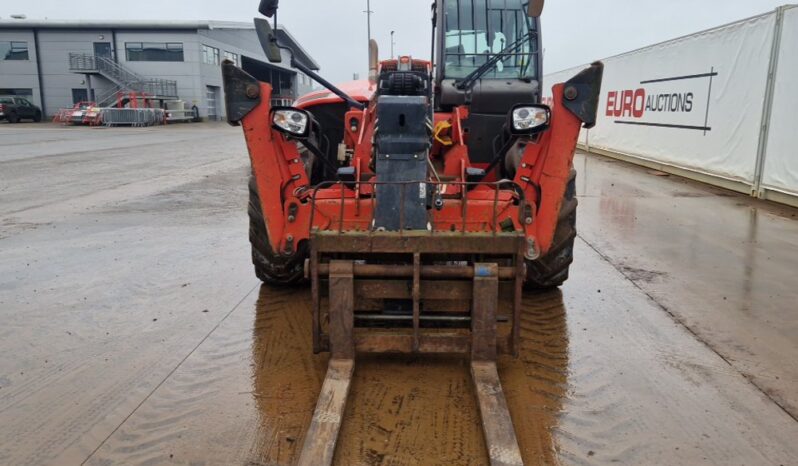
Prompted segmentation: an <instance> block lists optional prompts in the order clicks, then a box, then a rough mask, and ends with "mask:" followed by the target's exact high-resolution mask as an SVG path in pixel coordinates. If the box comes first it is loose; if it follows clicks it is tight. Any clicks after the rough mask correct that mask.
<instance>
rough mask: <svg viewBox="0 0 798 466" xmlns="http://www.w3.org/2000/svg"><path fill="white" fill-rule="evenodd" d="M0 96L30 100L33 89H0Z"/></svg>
mask: <svg viewBox="0 0 798 466" xmlns="http://www.w3.org/2000/svg"><path fill="white" fill-rule="evenodd" d="M0 95H6V96H8V95H16V96H20V97H25V98H26V99H28V100H30V99H31V98H33V89H13V88H2V87H0Z"/></svg>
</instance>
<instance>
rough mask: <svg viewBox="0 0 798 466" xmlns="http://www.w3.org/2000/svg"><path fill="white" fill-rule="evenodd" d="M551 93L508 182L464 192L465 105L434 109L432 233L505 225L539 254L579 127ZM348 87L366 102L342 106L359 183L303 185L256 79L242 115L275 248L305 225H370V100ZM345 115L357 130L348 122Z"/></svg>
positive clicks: (305, 235) (551, 227) (294, 151)
mask: <svg viewBox="0 0 798 466" xmlns="http://www.w3.org/2000/svg"><path fill="white" fill-rule="evenodd" d="M356 84H362V83H356ZM365 85H368V82H365ZM366 89H368V88H366ZM553 91H554V92H553V95H554V98H553V104H552V108H551V122H550V127H549V128H548V129H547V130H546V131H544V132H543V133H541V135H540V136H539V137H538V138H536V139H533V140H530V142H529V143H528V144H527V146H526V149H525V151H524V153H523V156H522V158H521V164H520V165H519V167H518V170H517V173H516V175H515V178H514V179H513V180H512V181H513V182H514V185H513V186H512V187H509V186H507V185H508V184H509V183H505V184H504V185H502V186H501V187H499V186H498V185H496V184H493V183H489V182H486V183H484V184H481V185H479V186H476V187H472V189H468V190H465V191H466V194H465V197H463V194H462V192H463V191H464V187H465V185H464V184H462V183H463V182H464V181H465V179H466V178H465V173H466V169H467V168H468V167H470V162H469V157H468V149H467V146H466V142H467V140H466V138H467V137H468V136H467V134H464V132H463V130H462V124H461V122H462V121H463V120H464V119H465V118H467V115H468V108H467V107H457V108H454V109H453V110H452V111H451V112H449V113H436V114H435V118H434V124H436V125H437V124H438V123H440V122H445V126H446V128H447V134H446V135H445V136H446V139H442V140H444V141H445V142H446V144H443V143H441V142H440V141H438V140H437V139H436V141H435V142H434V143H433V146H432V149H431V152H430V158H431V160H432V161H433V164H436V165H437V166H439V167H442V170H438V171H437V172H436V176H439V177H440V181H438V180H436V179H432V180H431V184H434V186H435V189H437V190H438V191H437V192H438V193H440V197H441V198H442V202H443V205H442V206H441V207H440V208H439V209H435V208H433V209H431V210H430V211H429V212H430V226H431V228H432V229H433V230H434V231H459V232H499V231H503V230H504V231H506V230H507V229H508V228H511V229H513V230H517V231H523V232H524V234H525V235H526V236H527V238H528V239H529V240H530V244H534V247H535V250H536V252H537V253H539V254H545V253H546V251H548V249H549V247H550V246H551V243H552V240H553V237H554V232H555V228H556V226H557V217H558V214H559V210H560V204H561V202H562V198H563V194H564V192H565V189H566V185H567V182H568V177H569V172H570V170H571V166H572V161H573V156H574V150H575V147H576V141H577V138H578V135H579V130H580V126H581V123H582V122H581V121H580V120H579V119H578V118H577V117H576V116H574V115H573V114H572V113H571V112H569V111H568V110H567V109H566V108H565V107H564V106H563V104H562V103H563V102H562V100H563V85H562V84H558V85H555V86H554V88H553ZM347 92H349V93H350V95H353V96H355V98H356V99H358V100H360V101H363V102H364V103H366V102H367V103H368V104H367V107H366V108H365V109H364V110H357V109H352V110H350V111H349V112H347V113H346V118H345V121H344V124H345V131H344V141H342V142H344V143H345V144H346V146H347V148H348V149H349V150H350V151H351V153H352V158H351V161H350V165H351V166H353V167H355V171H356V176H355V180H361V181H360V182H354V183H346V184H344V183H335V184H334V183H327V184H322V185H320V186H315V187H314V186H311V183H310V180H309V179H308V175H307V173H306V171H305V166H304V164H303V162H302V159H301V156H300V151H299V149H298V147H297V144H296V142H294V141H291V140H288V139H287V138H286V136H285V135H284V134H283V133H281V132H279V131H277V130H275V129H273V128H272V122H271V114H270V113H271V112H270V111H271V108H270V101H271V94H272V88H271V86H270V85H269V84H266V83H260V103H259V104H258V105H257V107H255V108H254V109H253V110H252V111H251V112H249V113H248V114H247V115H245V116H244V117H243V119H242V120H241V125H242V126H243V129H244V133H245V136H246V141H247V146H248V149H249V154H250V159H251V161H252V170H253V173H254V175H255V179H256V182H257V188H258V193H259V196H260V198H261V205H262V206H263V214H264V218H265V219H266V228H267V232H268V235H269V241H270V242H271V246H272V248H273V250H275V251H281V252H283V253H286V254H290V253H292V252H294V251H296V249H297V247H298V245H299V243H301V242H302V241H306V240H308V239H309V237H310V232H311V230H312V229H320V230H338V231H368V230H369V229H370V227H371V222H372V214H373V212H374V206H375V203H376V202H379V199H375V197H374V196H373V192H374V189H373V188H374V185H373V183H374V182H379V180H377V179H376V178H375V177H374V176H373V172H372V170H371V169H370V168H369V166H370V165H371V158H372V138H373V132H374V127H375V122H374V115H375V109H376V100H375V99H373V98H372V96H373V93H372V92H371V90H370V89H369V90H361V91H357V89H356V86H352V89H351V90H348V91H347ZM341 101H342V100H341V99H340V98H338V97H337V96H334V95H333V96H330V95H329V93H325V92H324V91H322V92H320V93H317V95H314V94H311V95H309V96H307V97H305V98H303V99H300V100H299V101H298V102H297V104H298V106H299V107H303V108H305V109H307V110H309V111H311V112H312V110H313V107H314V106H316V105H321V104H325V103H332V102H338V103H340V102H341ZM353 119H355V120H357V125H356V126H357V128H354V127H350V122H351V121H352V120H353ZM487 179H490V178H487Z"/></svg>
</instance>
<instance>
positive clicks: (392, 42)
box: [391, 31, 396, 58]
mask: <svg viewBox="0 0 798 466" xmlns="http://www.w3.org/2000/svg"><path fill="white" fill-rule="evenodd" d="M395 32H396V31H391V58H393V57H394V55H393V46H394V44H395V43H396V42H394V41H393V35H394V33H395Z"/></svg>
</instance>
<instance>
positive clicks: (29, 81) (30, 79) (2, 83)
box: [0, 30, 41, 106]
mask: <svg viewBox="0 0 798 466" xmlns="http://www.w3.org/2000/svg"><path fill="white" fill-rule="evenodd" d="M0 41H2V42H9V41H15V42H16V41H22V42H27V43H28V57H29V58H30V59H29V60H8V61H6V60H0V89H5V88H10V89H31V91H32V94H33V95H32V96H31V99H32V102H33V103H35V104H36V105H39V106H41V99H40V98H39V77H38V74H37V72H36V50H35V47H34V45H33V31H26V30H8V31H2V30H0Z"/></svg>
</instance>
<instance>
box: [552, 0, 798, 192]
mask: <svg viewBox="0 0 798 466" xmlns="http://www.w3.org/2000/svg"><path fill="white" fill-rule="evenodd" d="M602 61H603V62H604V80H603V83H602V91H601V99H600V101H599V114H598V121H597V123H596V126H595V127H594V128H592V129H590V130H583V131H582V133H581V135H580V140H579V142H580V145H581V146H582V147H583V148H586V149H589V150H590V151H591V152H595V153H600V154H604V155H609V156H612V157H617V158H620V159H624V160H628V161H631V162H633V163H638V164H640V165H645V166H649V167H653V168H657V169H659V170H662V171H668V172H671V173H675V174H678V175H682V176H687V177H692V178H695V179H698V180H700V181H704V182H708V183H711V184H715V185H718V186H722V187H725V188H728V189H733V190H736V191H739V192H743V193H747V194H751V195H753V196H756V197H760V198H764V199H772V200H775V201H778V202H783V203H786V204H791V205H798V157H795V150H796V149H795V148H796V147H798V131H795V129H794V122H795V118H794V114H795V102H798V88H796V86H795V85H794V84H793V81H794V77H795V76H796V75H798V7H796V5H787V6H782V7H779V8H777V9H776V10H775V11H772V12H770V13H766V14H763V15H759V16H755V17H752V18H747V19H744V20H741V21H737V22H735V23H731V24H727V25H724V26H720V27H717V28H714V29H710V30H707V31H702V32H698V33H695V34H691V35H689V36H684V37H680V38H677V39H673V40H670V41H667V42H663V43H660V44H656V45H652V46H649V47H645V48H642V49H639V50H634V51H631V52H628V53H624V54H621V55H617V56H613V57H609V58H606V59H603V60H602ZM582 68H584V67H583V66H580V67H575V68H571V69H568V70H565V71H561V72H558V73H553V74H550V75H547V76H545V77H544V78H543V82H544V101H546V99H550V98H551V90H550V89H551V86H552V85H553V84H555V83H558V82H564V81H566V80H568V79H569V78H570V77H572V76H573V75H575V74H576V73H577V72H578V71H579V70H580V69H582Z"/></svg>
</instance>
